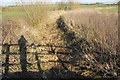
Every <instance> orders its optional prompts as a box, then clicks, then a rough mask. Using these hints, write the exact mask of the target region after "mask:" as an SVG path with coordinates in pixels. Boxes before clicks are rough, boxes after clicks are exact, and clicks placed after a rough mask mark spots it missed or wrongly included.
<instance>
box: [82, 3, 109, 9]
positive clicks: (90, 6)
mask: <svg viewBox="0 0 120 80" xmlns="http://www.w3.org/2000/svg"><path fill="white" fill-rule="evenodd" d="M105 7H108V6H107V5H104V4H103V5H102V4H98V5H80V8H105Z"/></svg>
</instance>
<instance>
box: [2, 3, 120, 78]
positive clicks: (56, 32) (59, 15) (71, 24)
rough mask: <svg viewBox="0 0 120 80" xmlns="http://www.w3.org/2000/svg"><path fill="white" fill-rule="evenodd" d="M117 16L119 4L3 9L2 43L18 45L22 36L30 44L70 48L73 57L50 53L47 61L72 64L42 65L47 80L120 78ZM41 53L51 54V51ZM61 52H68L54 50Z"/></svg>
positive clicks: (50, 5)
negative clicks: (56, 79)
mask: <svg viewBox="0 0 120 80" xmlns="http://www.w3.org/2000/svg"><path fill="white" fill-rule="evenodd" d="M117 13H118V6H117V5H104V4H96V5H82V4H76V5H75V4H67V5H65V4H61V5H60V4H58V5H57V4H54V5H53V4H47V5H45V4H41V5H24V6H9V7H3V8H2V18H3V19H2V21H3V24H2V29H3V32H2V33H3V36H2V39H3V41H2V43H3V44H5V43H8V44H18V40H19V39H20V36H21V35H23V36H24V37H25V39H26V40H27V44H41V45H57V46H66V47H70V52H71V53H70V54H69V55H68V54H67V55H63V54H58V55H56V54H55V55H54V57H53V59H52V58H51V56H53V55H51V54H50V55H48V56H47V58H48V59H52V60H54V58H55V60H56V59H58V60H60V61H61V60H62V61H63V62H67V61H68V63H71V64H68V63H61V64H59V63H41V65H40V66H41V69H42V71H43V73H42V74H44V77H45V76H46V77H47V78H56V77H61V78H68V77H71V78H72V77H78V78H80V77H92V78H98V77H101V78H104V77H105V78H106V77H118V76H120V73H119V68H120V59H119V58H118V57H119V56H120V54H119V53H118V52H117V51H118V46H119V45H118V22H117V21H118V14H117ZM54 48H55V47H54ZM41 50H42V51H46V52H50V51H49V50H50V49H49V48H47V49H46V48H42V49H41ZM12 51H14V49H12ZM18 51H19V50H18ZM30 51H31V50H30ZM59 51H67V50H64V49H54V52H59ZM46 52H45V53H46ZM42 55H43V57H45V55H44V54H42ZM56 57H57V58H56ZM33 60H34V59H33ZM43 60H44V59H43ZM28 62H29V61H28ZM31 62H32V61H31ZM34 66H35V65H34ZM14 71H15V70H14ZM35 73H36V72H35ZM18 74H19V73H18ZM63 74H65V75H63ZM13 75H14V73H13ZM30 75H32V73H30ZM52 75H54V76H52ZM71 75H73V76H71ZM17 76H18V75H17ZM33 77H34V76H33ZM37 77H38V76H37Z"/></svg>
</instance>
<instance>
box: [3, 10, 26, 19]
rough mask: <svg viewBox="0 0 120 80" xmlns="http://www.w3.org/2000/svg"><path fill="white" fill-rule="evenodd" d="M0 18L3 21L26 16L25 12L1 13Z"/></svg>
mask: <svg viewBox="0 0 120 80" xmlns="http://www.w3.org/2000/svg"><path fill="white" fill-rule="evenodd" d="M2 17H3V19H13V18H20V17H26V14H25V12H19V11H3V12H2Z"/></svg>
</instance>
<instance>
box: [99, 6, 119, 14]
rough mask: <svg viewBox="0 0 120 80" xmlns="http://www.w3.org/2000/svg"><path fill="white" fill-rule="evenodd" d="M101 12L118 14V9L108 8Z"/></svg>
mask: <svg viewBox="0 0 120 80" xmlns="http://www.w3.org/2000/svg"><path fill="white" fill-rule="evenodd" d="M101 12H108V13H117V12H118V7H111V8H108V9H102V10H101Z"/></svg>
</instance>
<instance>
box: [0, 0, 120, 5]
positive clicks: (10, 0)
mask: <svg viewBox="0 0 120 80" xmlns="http://www.w3.org/2000/svg"><path fill="white" fill-rule="evenodd" d="M21 1H23V2H40V1H43V2H50V3H55V2H60V1H69V0H0V6H5V5H14V4H15V3H16V2H21ZM71 1H77V2H80V3H95V2H102V3H115V2H118V1H120V0H71Z"/></svg>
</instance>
